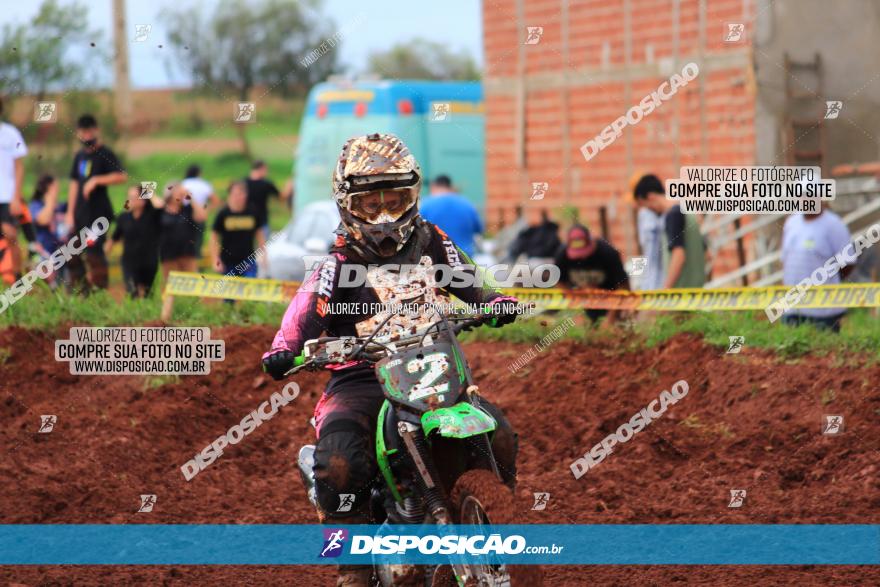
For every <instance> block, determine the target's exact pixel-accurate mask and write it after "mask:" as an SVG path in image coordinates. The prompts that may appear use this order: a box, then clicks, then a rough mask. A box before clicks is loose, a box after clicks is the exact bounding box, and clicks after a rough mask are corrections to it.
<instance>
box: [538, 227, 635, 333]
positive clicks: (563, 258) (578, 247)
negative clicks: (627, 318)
mask: <svg viewBox="0 0 880 587" xmlns="http://www.w3.org/2000/svg"><path fill="white" fill-rule="evenodd" d="M554 263H555V264H556V266H557V267H559V282H560V283H561V284H562V285H564V286H566V287H570V288H572V289H604V290H608V291H613V290H617V289H624V290H628V289H629V277H628V276H627V274H626V271H624V269H623V261H621V259H620V253H618V252H617V249H615V248H614V247H612V246H611V244H610V243H609V242H608V241H606V240H605V239H601V238H595V239H594V238H593V237H592V235H591V234H590V231H589V229H588V228H587V227H586V226H583V225H581V224H575V225H574V226H572V227H571V228H570V229H568V236H567V238H566V241H565V244H564V245H563V246H562V247H561V248H560V249H559V252H558V253H557V254H556V257H555V259H554ZM585 313H586V315H587V318H589V319H590V321H591V322H596V321H597V320H598V319H599V318H601V317H603V316H604V317H605V324H613V323H614V322H615V321H616V320H617V318H618V314H619V311H618V310H596V309H589V310H586V311H585Z"/></svg>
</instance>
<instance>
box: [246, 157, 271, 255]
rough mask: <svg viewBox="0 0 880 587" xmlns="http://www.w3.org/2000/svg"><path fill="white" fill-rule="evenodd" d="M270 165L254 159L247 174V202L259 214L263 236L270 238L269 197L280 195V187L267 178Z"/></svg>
mask: <svg viewBox="0 0 880 587" xmlns="http://www.w3.org/2000/svg"><path fill="white" fill-rule="evenodd" d="M268 173H269V167H268V166H267V165H266V163H265V162H264V161H254V164H253V165H251V172H250V175H248V176H247V178H246V179H245V180H244V181H245V186H246V188H247V204H248V206H250V207H251V208H253V210H254V213H255V214H256V215H257V226H258V227H260V229H261V230H262V231H263V237H264V238H269V197H270V196H276V197H277V196H278V195H279V192H278V188H277V187H275V184H274V183H272V182H271V181H269V180H268V179H266V175H267V174H268Z"/></svg>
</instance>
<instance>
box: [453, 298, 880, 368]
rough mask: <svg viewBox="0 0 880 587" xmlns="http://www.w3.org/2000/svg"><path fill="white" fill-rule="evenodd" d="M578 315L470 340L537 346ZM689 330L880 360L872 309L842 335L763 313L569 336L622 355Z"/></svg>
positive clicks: (849, 322)
mask: <svg viewBox="0 0 880 587" xmlns="http://www.w3.org/2000/svg"><path fill="white" fill-rule="evenodd" d="M577 315H578V313H577V312H560V313H559V314H557V315H555V316H546V317H535V318H528V319H522V320H517V322H515V323H513V324H511V325H509V326H505V327H504V328H501V329H490V328H481V329H479V330H476V331H473V332H471V333H468V334H466V335H465V336H466V340H487V341H492V340H497V341H507V342H519V343H536V342H538V341H539V340H541V338H543V337H544V336H546V335H547V334H548V333H549V332H550V331H551V330H553V328H554V327H555V326H556V325H557V324H559V323H560V322H562V320H564V319H565V318H566V317H568V316H573V317H576V316H577ZM683 332H684V333H692V334H696V335H699V336H700V337H702V338H703V340H705V341H706V342H707V343H708V344H711V345H714V346H718V347H723V348H725V349H726V348H727V346H728V345H729V339H728V337H729V336H744V337H745V348H746V349H748V348H749V347H754V348H763V349H769V350H772V351H774V352H775V353H776V354H777V355H779V356H780V357H782V358H783V359H796V358H798V357H801V356H803V355H806V354H819V355H827V354H829V353H831V352H835V353H845V354H864V355H866V356H868V357H869V358H871V359H872V360H874V361H880V328H878V327H877V319H876V318H874V317H872V316H871V315H870V314H869V312H868V311H867V310H854V311H851V312H850V314H849V315H848V317H847V318H846V319H845V320H844V325H843V328H842V330H841V332H840V334H835V333H832V332H828V331H822V330H817V329H815V328H814V327H812V326H801V327H790V326H786V325H784V324H782V323H780V322H776V323H773V324H771V323H770V322H768V321H767V320H766V319H764V318H763V315H762V314H760V313H757V312H756V313H752V312H718V313H703V312H700V313H691V314H662V315H659V316H658V317H657V318H656V319H654V320H651V321H643V322H636V323H635V324H633V325H632V326H630V327H621V328H620V329H619V330H617V331H608V330H602V329H598V328H595V327H590V326H585V325H582V324H578V325H576V326H574V327H572V328H570V329H568V330H567V331H566V332H565V335H564V336H563V338H564V339H568V340H575V341H579V342H583V343H592V344H603V343H611V344H612V345H613V346H614V347H616V348H617V349H618V350H619V351H630V350H636V349H638V348H651V347H655V346H657V345H659V344H662V343H664V342H666V341H667V340H669V339H670V338H672V337H673V336H675V335H676V334H679V333H683ZM609 350H611V349H609Z"/></svg>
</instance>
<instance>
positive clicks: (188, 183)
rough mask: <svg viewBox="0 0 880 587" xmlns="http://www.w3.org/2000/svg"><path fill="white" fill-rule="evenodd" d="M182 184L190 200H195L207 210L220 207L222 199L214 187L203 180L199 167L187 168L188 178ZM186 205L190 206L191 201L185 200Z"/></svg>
mask: <svg viewBox="0 0 880 587" xmlns="http://www.w3.org/2000/svg"><path fill="white" fill-rule="evenodd" d="M180 184H181V185H182V186H183V189H184V190H185V191H186V193H187V194H189V196H190V199H192V200H195V201H196V202H197V203H198V204H199V205H200V206H201V207H203V208H205V209H206V210H210V209H211V208H214V207H216V206H219V205H220V198H218V197H217V194H215V193H214V187H213V186H212V185H211V184H210V183H209V182H208V181H206V180H205V179H203V178H202V168H201V167H199V166H198V165H190V166H189V167H187V168H186V177H185V179H184V180H183V181H182V182H180ZM184 203H185V204H186V205H187V206H188V205H189V200H185V201H184Z"/></svg>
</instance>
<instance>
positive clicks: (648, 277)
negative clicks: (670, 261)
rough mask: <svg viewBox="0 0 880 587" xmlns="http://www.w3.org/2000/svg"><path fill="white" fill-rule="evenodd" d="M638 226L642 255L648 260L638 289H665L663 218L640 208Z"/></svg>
mask: <svg viewBox="0 0 880 587" xmlns="http://www.w3.org/2000/svg"><path fill="white" fill-rule="evenodd" d="M637 226H638V233H639V245H641V248H642V255H643V256H644V257H645V258H646V259H647V260H648V263H647V266H646V267H645V270H644V273H642V275H641V278H640V279H639V280H638V287H637V289H640V290H650V289H663V277H664V276H665V275H666V272H665V268H664V267H663V217H662V216H657V215H656V214H655V213H654V212H652V211H651V210H648V209H647V208H639V214H638V217H637Z"/></svg>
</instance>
